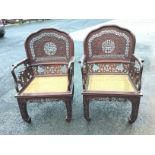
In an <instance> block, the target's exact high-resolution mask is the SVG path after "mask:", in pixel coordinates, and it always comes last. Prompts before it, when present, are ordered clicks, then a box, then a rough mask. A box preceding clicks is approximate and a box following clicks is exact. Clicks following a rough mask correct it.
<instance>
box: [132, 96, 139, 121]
mask: <svg viewBox="0 0 155 155" xmlns="http://www.w3.org/2000/svg"><path fill="white" fill-rule="evenodd" d="M131 103H132V112H131V115H130V118H129V123H134V122H135V121H136V119H137V116H138V111H139V104H140V97H137V98H133V99H132V100H131Z"/></svg>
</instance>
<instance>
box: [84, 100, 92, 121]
mask: <svg viewBox="0 0 155 155" xmlns="http://www.w3.org/2000/svg"><path fill="white" fill-rule="evenodd" d="M83 107H84V117H85V119H86V120H87V121H88V122H89V121H90V120H91V119H90V117H89V100H88V99H86V98H83Z"/></svg>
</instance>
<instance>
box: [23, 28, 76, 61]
mask: <svg viewBox="0 0 155 155" xmlns="http://www.w3.org/2000/svg"><path fill="white" fill-rule="evenodd" d="M25 50H26V52H27V57H28V59H29V60H30V63H40V62H51V61H53V62H54V61H56V62H57V61H63V62H68V61H69V60H70V58H71V57H72V56H73V55H74V44H73V41H72V39H71V38H70V36H69V35H68V34H67V33H65V32H62V31H59V30H57V29H41V30H39V31H38V32H35V33H33V34H31V35H30V36H29V37H28V38H27V39H26V42H25Z"/></svg>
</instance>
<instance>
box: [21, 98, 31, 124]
mask: <svg viewBox="0 0 155 155" xmlns="http://www.w3.org/2000/svg"><path fill="white" fill-rule="evenodd" d="M18 105H19V110H20V114H21V116H22V119H23V120H24V121H25V122H27V123H31V118H30V117H29V115H28V112H27V103H26V102H25V101H24V102H23V101H22V100H19V99H18Z"/></svg>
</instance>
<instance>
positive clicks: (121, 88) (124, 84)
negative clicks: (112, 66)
mask: <svg viewBox="0 0 155 155" xmlns="http://www.w3.org/2000/svg"><path fill="white" fill-rule="evenodd" d="M88 80H89V81H88V88H87V89H88V91H113V92H115V91H116V92H136V89H135V88H134V86H133V84H132V82H131V81H130V79H129V77H128V75H89V76H88Z"/></svg>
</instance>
